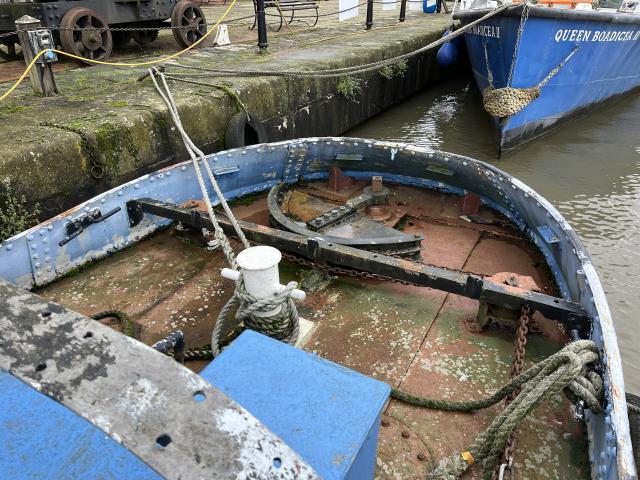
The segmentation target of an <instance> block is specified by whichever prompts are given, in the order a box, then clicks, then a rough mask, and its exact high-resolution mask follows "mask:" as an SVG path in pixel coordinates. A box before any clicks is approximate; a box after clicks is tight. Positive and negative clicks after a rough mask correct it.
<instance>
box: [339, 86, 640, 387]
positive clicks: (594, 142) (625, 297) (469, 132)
mask: <svg viewBox="0 0 640 480" xmlns="http://www.w3.org/2000/svg"><path fill="white" fill-rule="evenodd" d="M639 132H640V95H634V96H631V97H628V98H626V99H624V100H622V101H621V102H619V103H616V104H614V105H612V106H609V107H605V108H602V109H600V110H598V111H597V112H595V113H593V114H592V115H590V116H589V117H588V118H584V119H581V120H579V121H577V122H575V123H573V124H571V125H569V126H567V127H565V128H563V129H560V130H558V131H556V132H554V133H553V134H551V135H548V136H546V137H544V138H542V139H540V140H537V141H535V142H532V143H530V144H529V145H527V146H525V147H524V148H522V149H520V150H518V151H516V152H515V153H514V154H512V155H510V156H508V157H507V158H504V159H502V160H496V158H495V157H496V150H495V144H494V135H495V133H494V130H493V126H492V124H491V122H490V120H489V117H488V116H487V114H486V113H485V112H484V111H483V110H482V105H481V100H480V94H479V93H478V91H477V90H476V89H475V88H474V87H473V86H472V84H471V81H470V80H469V79H466V78H460V79H454V80H450V81H447V83H446V84H442V85H440V86H437V87H435V88H432V89H430V90H429V91H428V92H425V93H423V94H421V95H418V96H415V97H413V98H411V99H410V100H407V101H406V102H404V103H403V104H401V105H398V106H397V107H395V108H393V109H390V110H388V111H386V112H385V113H383V114H382V115H379V116H378V117H376V118H374V119H372V120H370V121H368V122H367V123H365V124H363V125H361V126H359V127H357V128H355V129H353V130H351V131H350V132H348V133H347V134H346V135H349V136H355V137H365V138H376V139H383V140H396V141H402V142H408V143H412V144H414V145H419V146H423V147H429V148H433V149H438V150H446V151H450V152H455V153H459V154H463V155H469V156H471V157H474V158H477V159H480V160H485V161H488V162H491V163H493V164H495V165H497V166H498V167H499V168H501V169H503V170H506V171H507V172H509V173H510V174H512V175H514V176H516V177H518V178H520V179H521V180H522V181H524V182H525V183H527V184H528V185H530V186H531V187H532V188H534V189H535V190H537V191H538V192H539V193H540V194H542V195H543V196H545V197H546V198H547V199H548V200H550V201H551V202H552V203H553V204H554V205H555V206H556V208H558V209H559V210H560V212H561V213H562V214H563V215H564V216H565V217H566V218H567V219H568V220H569V222H570V223H571V224H572V225H573V227H574V228H575V230H576V231H577V232H578V233H579V234H580V236H581V237H582V240H583V241H584V243H585V244H586V246H587V248H588V250H589V252H590V253H591V255H592V257H593V261H594V263H595V265H596V268H597V269H598V272H599V274H600V279H601V281H602V283H603V285H604V288H605V291H606V293H607V298H608V300H609V305H610V306H611V309H612V311H613V317H614V321H615V325H616V330H617V333H618V342H619V344H620V349H621V351H622V361H623V368H624V371H625V382H626V386H627V390H628V391H630V392H634V393H636V394H640V321H639V318H638V317H639V316H640V134H639Z"/></svg>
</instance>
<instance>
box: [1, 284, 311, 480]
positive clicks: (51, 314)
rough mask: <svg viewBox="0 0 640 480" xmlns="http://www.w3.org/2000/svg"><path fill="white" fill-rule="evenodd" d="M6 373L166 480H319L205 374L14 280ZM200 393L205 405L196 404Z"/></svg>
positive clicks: (6, 318)
mask: <svg viewBox="0 0 640 480" xmlns="http://www.w3.org/2000/svg"><path fill="white" fill-rule="evenodd" d="M89 332H91V333H90V334H89ZM0 368H1V369H3V370H6V371H8V372H9V373H10V374H12V375H13V376H15V377H16V378H18V379H20V380H22V381H23V382H25V383H26V384H28V385H30V386H31V387H33V388H35V389H37V390H38V391H40V392H42V393H44V394H46V395H48V396H49V397H51V398H53V399H54V400H56V401H58V402H59V403H61V404H63V405H64V406H65V407H67V408H69V409H70V410H72V411H74V412H75V413H77V414H78V415H80V416H81V417H83V418H85V419H86V420H88V421H90V422H91V423H93V424H94V425H95V426H97V427H98V428H100V429H101V430H103V431H104V432H106V433H107V434H109V435H110V436H111V437H112V438H114V439H115V440H117V441H118V442H119V443H121V444H122V445H123V446H124V447H126V448H127V449H129V450H130V451H131V452H133V453H134V454H135V455H137V456H138V457H139V458H140V459H141V460H142V461H144V462H145V463H146V464H147V465H149V466H150V467H151V468H153V469H154V470H155V471H157V472H158V473H159V474H160V475H162V476H164V477H165V478H169V479H178V478H180V479H183V480H184V479H191V478H229V476H230V475H231V476H234V477H236V476H237V478H268V479H271V478H272V479H276V478H278V479H289V478H290V479H294V478H296V479H318V478H319V477H318V476H317V474H316V473H315V472H314V471H313V470H312V469H311V467H309V466H308V465H307V464H306V463H305V462H304V460H302V459H301V458H300V457H299V456H298V455H297V454H296V453H295V452H294V451H293V450H291V449H290V448H289V447H288V446H287V445H286V444H284V443H283V442H282V440H280V439H279V438H278V437H276V436H275V435H274V434H273V433H272V432H270V431H269V430H268V429H267V428H266V427H264V426H263V425H262V424H261V423H260V422H259V421H258V420H257V419H255V418H254V417H253V416H252V415H251V414H249V413H248V412H247V411H246V410H244V409H243V408H242V407H240V406H239V405H238V404H236V403H235V402H233V401H232V400H231V399H230V398H228V397H226V396H225V395H224V394H222V393H221V392H220V391H219V390H217V389H216V388H214V387H213V386H211V385H210V384H209V383H207V382H206V381H205V380H204V379H202V378H201V377H200V376H199V375H197V374H195V373H193V372H191V371H190V370H188V369H186V368H184V367H183V366H181V365H179V364H178V363H177V362H175V361H174V360H173V359H171V358H170V357H167V356H165V355H162V354H160V353H158V352H156V351H155V350H153V349H151V348H149V347H147V346H146V345H144V344H142V343H140V342H138V341H136V340H133V339H131V338H129V337H126V336H124V335H122V334H120V333H118V332H116V331H114V330H112V329H110V328H109V327H106V326H104V325H102V324H100V323H99V322H96V321H94V320H90V319H88V318H86V317H84V316H82V315H80V314H78V313H74V312H71V311H69V310H66V309H65V308H63V307H62V306H60V305H58V304H56V303H52V302H48V301H46V300H44V299H43V298H41V297H39V296H37V295H35V294H33V293H30V292H27V291H25V290H23V289H21V288H19V287H17V286H15V285H12V284H10V283H8V282H5V281H4V280H0ZM195 393H200V394H203V395H204V399H203V400H202V401H194V399H193V398H194V397H193V395H194V394H195ZM274 459H280V462H274Z"/></svg>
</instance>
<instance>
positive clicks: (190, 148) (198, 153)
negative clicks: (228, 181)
mask: <svg viewBox="0 0 640 480" xmlns="http://www.w3.org/2000/svg"><path fill="white" fill-rule="evenodd" d="M149 76H150V77H151V80H153V84H154V85H155V87H156V90H157V91H158V93H159V94H160V97H162V100H163V101H164V103H165V104H166V105H167V107H168V108H169V112H170V113H171V117H172V118H173V121H174V123H175V125H176V128H177V129H178V132H180V135H181V137H182V140H183V142H184V146H185V148H186V149H187V152H188V153H189V156H190V157H191V161H192V162H193V169H194V171H195V172H196V177H197V179H198V184H199V185H200V190H201V192H202V199H203V200H204V203H205V205H206V207H207V213H208V214H209V218H210V219H211V222H212V223H213V229H214V232H213V234H214V236H215V238H216V240H218V241H219V242H220V245H221V246H222V250H223V252H224V254H225V257H226V258H227V261H228V262H229V264H230V265H231V266H232V267H233V268H237V263H236V260H235V253H234V252H233V248H232V247H231V244H230V243H229V240H228V239H227V236H226V235H225V233H224V231H223V230H222V228H221V227H220V224H219V222H218V219H217V217H216V215H215V212H214V211H213V205H212V204H211V200H210V198H209V193H208V191H207V186H206V184H205V182H204V178H203V177H202V171H201V170H200V165H199V164H200V162H202V164H203V165H204V167H205V170H206V172H207V176H208V177H209V181H210V182H211V185H212V187H213V190H214V192H215V193H216V196H217V197H218V201H219V202H220V204H221V205H222V208H223V209H224V211H225V213H226V214H227V217H228V218H229V221H230V222H231V224H232V225H233V228H234V229H235V231H236V234H237V235H238V238H239V239H240V241H241V242H242V244H243V245H244V247H245V248H249V242H248V241H247V238H246V237H245V235H244V232H243V231H242V229H241V228H240V225H239V224H238V221H237V220H236V218H235V216H234V215H233V212H232V211H231V209H230V208H229V204H228V203H227V201H226V199H225V198H224V195H223V193H222V191H221V190H220V187H219V185H218V182H217V181H216V179H215V176H214V175H213V172H212V171H211V167H210V166H209V162H207V160H206V158H205V155H204V153H203V152H202V150H200V149H199V148H198V147H197V146H196V145H195V144H194V143H193V141H192V140H191V138H189V135H188V134H187V132H186V131H185V129H184V126H183V125H182V121H181V119H180V115H179V114H178V108H177V107H176V104H175V101H174V99H173V96H172V95H171V90H170V89H169V85H168V84H167V80H166V78H165V76H164V74H163V73H162V72H161V71H159V70H157V69H155V68H152V69H149ZM156 76H158V77H160V79H161V80H162V87H164V91H163V88H162V87H161V86H160V85H159V84H158V81H157V80H156Z"/></svg>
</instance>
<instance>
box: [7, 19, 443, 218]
mask: <svg viewBox="0 0 640 480" xmlns="http://www.w3.org/2000/svg"><path fill="white" fill-rule="evenodd" d="M450 22H451V18H450V17H449V16H448V15H445V14H442V15H428V16H424V17H414V18H409V19H408V20H407V21H406V22H404V23H402V24H398V25H397V26H396V27H395V28H385V29H383V30H376V29H375V26H374V30H372V31H370V32H367V33H363V34H361V35H358V36H350V37H346V38H349V42H348V44H347V43H345V41H344V40H341V39H340V38H336V39H332V40H330V41H325V42H322V43H317V44H315V45H314V46H313V47H310V46H306V47H305V46H304V45H302V47H299V46H298V45H297V44H296V42H295V41H293V40H292V39H291V37H288V36H278V37H275V36H274V37H273V38H272V39H271V41H270V42H271V43H270V47H269V50H270V52H271V53H270V54H269V55H259V54H258V53H257V49H256V47H255V46H254V45H248V44H244V45H243V44H236V45H231V46H229V47H226V48H204V49H200V50H197V51H194V52H193V53H191V54H190V55H189V56H185V57H183V58H184V60H182V59H181V60H180V62H181V63H185V64H189V65H197V66H201V67H219V68H224V67H227V68H237V67H238V66H242V67H243V68H252V69H259V68H262V67H265V68H267V69H273V68H277V69H287V70H296V69H300V70H304V69H308V70H310V69H314V70H319V69H326V68H340V67H346V66H352V65H358V64H363V63H369V62H374V61H378V60H381V59H383V58H390V57H393V56H396V55H400V54H403V53H406V52H409V51H411V50H415V49H417V48H420V47H422V46H424V45H426V44H428V43H430V42H432V41H434V40H436V39H438V38H440V37H441V36H442V32H443V31H444V30H445V29H446V28H447V27H448V26H449V24H450ZM362 27H363V28H364V25H363V26H362ZM351 28H353V27H351ZM326 36H327V34H326V33H325V34H323V33H322V31H314V32H313V33H312V34H311V35H309V36H306V37H305V40H306V41H313V40H315V39H318V38H321V37H326ZM435 54H436V50H433V51H429V52H426V53H423V54H420V55H417V56H415V57H413V58H411V59H409V60H408V62H407V69H406V71H404V73H403V74H402V75H398V76H396V77H394V78H391V79H387V78H383V77H382V76H380V75H378V74H375V73H374V74H371V75H368V76H367V78H366V82H365V81H363V82H362V83H361V87H362V89H361V91H360V92H356V95H355V98H354V99H347V98H345V96H344V95H343V94H341V93H339V92H338V91H337V88H336V86H337V83H338V79H335V78H329V79H326V78H322V79H320V78H305V79H301V78H296V79H285V78H281V77H257V78H237V77H235V78H223V77H217V78H216V77H211V78H198V79H197V80H199V81H203V82H207V83H216V82H220V83H222V82H225V83H228V84H230V86H231V88H232V89H233V90H235V91H236V92H237V93H238V96H239V98H240V99H241V100H242V102H243V103H244V104H245V105H246V106H247V109H248V111H249V112H251V113H253V114H255V115H257V116H258V117H260V118H261V119H262V121H263V123H264V125H265V127H266V131H267V140H268V141H279V140H285V139H291V138H297V137H308V136H318V135H339V134H341V133H344V132H345V131H347V130H349V129H350V128H352V127H354V126H356V125H357V124H359V123H361V122H363V121H365V120H367V119H369V118H371V117H372V116H374V115H376V114H378V113H380V112H381V111H383V110H384V109H386V108H388V107H390V106H392V105H394V104H396V103H398V102H400V101H401V100H404V99H405V98H407V97H409V96H411V95H413V94H415V93H417V92H419V91H421V90H423V89H425V88H427V87H428V86H429V85H432V84H433V83H435V82H436V81H438V80H439V79H440V78H441V77H442V75H443V72H442V71H441V69H440V68H439V67H438V64H437V61H436V58H435ZM172 71H174V72H175V71H177V69H172ZM142 72H143V69H116V68H113V67H108V66H97V67H91V68H88V69H77V70H70V71H65V72H60V73H58V74H57V75H56V80H57V82H58V85H59V87H60V90H61V92H62V95H60V96H56V97H51V98H38V97H34V96H33V95H32V93H31V92H30V90H29V86H28V85H25V86H23V87H21V89H20V90H19V91H18V95H17V96H16V97H13V98H12V99H10V100H9V102H7V103H5V104H4V105H0V125H2V128H0V144H2V145H3V148H2V152H1V153H0V179H2V180H3V181H6V180H9V181H10V182H11V184H12V186H13V189H14V191H18V192H21V193H22V194H24V195H25V197H26V199H27V200H28V201H29V202H33V203H36V202H37V203H39V204H40V208H41V210H42V213H41V215H42V216H43V217H49V216H51V215H55V214H57V213H59V212H61V211H63V210H65V209H66V208H69V207H70V206H72V205H73V204H76V203H78V201H81V200H84V199H86V198H89V197H91V196H93V195H95V194H97V193H101V192H103V191H106V190H108V189H110V188H112V187H114V186H116V185H119V184H122V183H124V182H126V181H128V180H130V179H132V178H135V177H138V176H140V175H141V174H144V173H147V172H149V171H152V170H154V169H157V168H159V167H162V166H164V165H169V164H173V163H176V162H178V161H182V160H185V159H186V158H187V156H186V152H185V150H184V146H183V144H182V141H181V140H180V137H179V135H178V132H177V131H176V130H175V128H174V127H173V123H172V121H171V118H170V116H169V113H168V111H167V110H166V108H165V106H164V104H163V103H162V101H161V99H160V98H159V96H158V95H157V93H156V91H155V89H154V87H153V85H152V84H151V82H150V81H149V80H147V81H145V82H142V83H137V82H136V79H137V77H138V76H139V75H140V74H141V73H142ZM171 88H172V91H173V92H174V96H175V100H176V103H177V105H178V108H179V111H180V115H181V117H182V121H183V123H184V125H185V127H186V129H187V131H188V132H189V135H190V136H191V138H193V139H194V141H195V142H196V144H197V145H198V146H200V147H201V148H202V150H203V151H204V152H205V153H213V152H216V151H219V150H221V149H223V148H224V132H225V128H226V125H227V122H228V120H229V118H230V117H231V116H232V115H233V114H234V113H235V112H236V111H237V107H236V102H235V100H234V99H233V98H231V96H229V95H228V94H227V93H225V92H224V91H222V90H220V89H215V88H211V87H204V86H198V85H191V84H186V83H182V82H180V83H173V84H172V86H171ZM96 165H97V166H99V167H100V169H102V170H103V175H102V177H101V178H94V176H92V175H91V171H92V167H94V166H96ZM94 172H95V170H94Z"/></svg>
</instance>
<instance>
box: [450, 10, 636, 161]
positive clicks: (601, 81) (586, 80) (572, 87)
mask: <svg viewBox="0 0 640 480" xmlns="http://www.w3.org/2000/svg"><path fill="white" fill-rule="evenodd" d="M589 3H590V2H589ZM487 12H488V10H486V9H476V10H467V11H461V12H457V13H456V14H455V15H454V18H457V19H459V20H461V22H462V24H463V25H464V24H467V23H470V22H472V21H474V20H477V19H478V18H480V17H482V16H483V15H485V14H486V13H487ZM521 12H522V6H514V7H512V8H510V9H508V10H506V11H504V12H503V13H502V14H500V15H498V16H495V17H492V18H490V19H488V20H486V21H484V22H482V23H481V24H480V25H478V26H476V27H474V28H472V29H471V30H470V31H469V32H467V33H465V35H464V37H465V40H466V45H467V51H468V53H469V60H470V62H471V67H472V69H473V75H474V77H475V81H476V84H477V85H478V88H479V89H480V91H484V90H485V89H486V88H487V87H488V86H489V79H488V78H489V75H488V71H489V70H490V71H491V74H492V75H493V86H494V87H495V88H502V87H506V86H511V87H515V88H530V87H535V86H536V85H538V84H539V83H540V82H541V81H542V80H544V79H545V77H547V75H549V73H551V72H552V71H553V70H554V69H555V68H556V67H558V65H559V64H560V63H561V62H562V61H563V60H565V59H566V58H567V57H568V56H569V54H570V53H571V52H572V50H574V49H576V51H575V53H574V55H573V56H572V57H571V58H570V59H569V60H568V61H567V62H566V64H565V65H564V67H563V68H562V69H561V70H560V71H559V72H558V73H557V74H556V75H555V76H554V77H553V78H551V80H550V81H549V83H547V84H546V85H545V86H543V87H542V89H541V94H540V97H539V98H537V99H535V100H533V101H532V102H531V103H530V104H529V105H528V106H526V107H525V108H524V109H523V110H521V111H520V112H518V113H517V114H515V115H512V116H510V117H506V118H495V117H492V119H493V120H494V123H495V124H496V127H497V129H498V136H499V143H500V149H501V151H502V152H503V153H505V152H508V151H509V150H512V149H513V148H516V147H517V146H519V145H521V144H522V143H524V142H526V141H528V140H531V139H533V138H535V137H537V136H540V135H542V134H543V133H545V132H547V131H549V130H551V129H553V128H557V127H559V126H561V125H563V124H564V123H566V122H567V121H568V120H570V119H571V118H573V117H575V116H577V115H579V114H581V113H584V112H585V111H587V110H589V109H591V108H593V107H595V106H597V105H599V104H601V103H602V102H604V101H606V100H608V99H611V98H613V97H616V96H618V95H621V94H623V93H625V92H629V91H631V90H633V89H635V88H637V87H638V86H640V15H637V14H631V13H617V12H612V11H611V10H610V9H609V10H607V11H604V10H600V11H580V10H562V9H556V8H547V7H537V6H532V7H530V11H529V14H528V17H527V18H526V19H525V21H524V22H523V30H522V36H521V39H520V41H519V42H518V28H519V27H520V25H521ZM485 45H486V50H487V54H486V55H485ZM514 51H515V65H514V69H513V78H512V82H511V84H510V85H508V78H509V72H510V70H511V64H512V61H513V59H514ZM487 57H488V64H487V60H486V58H487Z"/></svg>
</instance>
